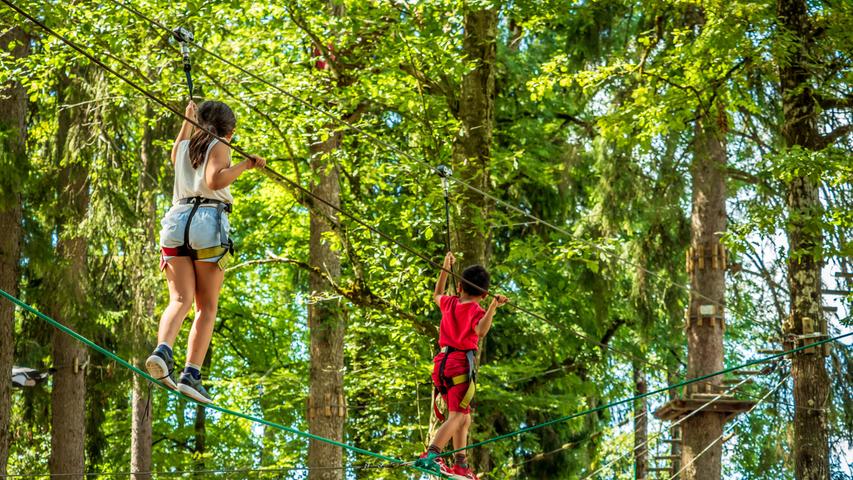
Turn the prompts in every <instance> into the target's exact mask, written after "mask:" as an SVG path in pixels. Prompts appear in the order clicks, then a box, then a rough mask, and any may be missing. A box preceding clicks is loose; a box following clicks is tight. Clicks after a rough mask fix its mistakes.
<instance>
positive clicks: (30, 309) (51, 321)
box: [0, 289, 449, 478]
mask: <svg viewBox="0 0 853 480" xmlns="http://www.w3.org/2000/svg"><path fill="white" fill-rule="evenodd" d="M0 295H2V296H3V297H5V298H6V299H7V300H9V301H10V302H12V303H14V304H15V305H17V306H19V307H21V308H23V309H24V310H26V311H28V312H30V313H32V314H33V315H35V316H37V317H39V318H41V319H42V320H44V321H45V322H47V323H49V324H51V325H53V326H54V327H56V328H58V329H59V330H61V331H62V332H63V333H66V334H68V335H70V336H71V337H73V338H74V339H76V340H78V341H79V342H82V343H84V344H86V346H88V347H90V348H92V349H94V350H96V351H98V352H99V353H101V354H103V355H104V356H106V357H108V358H111V359H112V360H114V361H115V362H117V363H118V364H119V365H121V366H123V367H125V368H127V369H128V370H130V371H132V372H133V373H135V374H137V375H139V376H141V377H143V378H145V379H146V380H148V381H150V382H154V383H156V384H158V385H160V386H162V387H163V389H164V390H166V391H167V392H169V393H171V394H172V395H175V396H176V397H180V398H183V399H185V400H189V401H190V402H193V403H197V404H199V405H201V406H202V407H205V408H210V409H212V410H216V411H218V412H222V413H224V414H226V415H233V416H236V417H240V418H243V419H245V420H249V421H250V422H255V423H259V424H262V425H266V426H268V427H272V428H276V429H278V430H282V431H285V432H290V433H292V434H294V435H298V436H300V437H305V438H310V439H312V440H317V441H320V442H323V443H328V444H330V445H335V446H336V447H341V448H344V449H347V450H351V451H353V452H356V453H360V454H362V455H367V456H370V457H373V458H378V459H380V460H383V461H386V462H388V463H393V464H395V465H396V466H404V467H410V468H414V469H417V470H419V471H421V472H423V473H428V474H430V475H434V476H440V477H442V478H449V477H447V476H446V475H444V474H438V473H436V472H433V471H431V470H427V469H423V468H420V467H417V466H414V465H412V464H411V462H404V461H402V460H400V459H397V458H394V457H388V456H385V455H382V454H379V453H374V452H371V451H369V450H365V449H363V448H358V447H355V446H352V445H348V444H346V443H343V442H339V441H337V440H332V439H330V438H325V437H321V436H319V435H314V434H313V433H308V432H303V431H301V430H297V429H295V428H291V427H287V426H285V425H281V424H279V423H275V422H271V421H269V420H265V419H263V418H259V417H255V416H253V415H247V414H245V413H241V412H237V411H234V410H229V409H227V408H225V407H220V406H218V405H213V404H204V403H200V402H197V401H196V400H194V399H192V398H190V397H188V396H186V395H184V394H182V393H180V392H178V391H175V390H172V389H170V388H166V387H165V386H163V384H162V383H161V382H160V381H159V380H157V379H156V378H154V377H152V376H151V375H148V373H147V372H144V371H142V370H141V369H139V368H138V367H136V366H134V365H131V364H130V363H129V362H128V361H127V360H125V359H123V358H121V357H119V356H118V355H116V354H115V353H113V352H111V351H109V350H107V349H106V348H104V347H101V346H100V345H98V344H96V343H95V342H93V341H91V340H89V339H88V338H86V337H84V336H83V335H80V334H79V333H77V332H75V331H74V330H71V329H70V328H68V327H66V326H65V325H63V324H61V323H59V322H58V321H56V320H54V319H52V318H50V317H48V316H47V315H45V314H44V313H42V312H40V311H38V310H36V309H35V308H33V307H32V306H30V305H28V304H26V303H24V302H23V301H21V300H19V299H17V298H15V297H13V296H12V295H10V294H9V293H7V292H6V291H4V290H2V289H0Z"/></svg>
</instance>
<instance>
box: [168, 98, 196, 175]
mask: <svg viewBox="0 0 853 480" xmlns="http://www.w3.org/2000/svg"><path fill="white" fill-rule="evenodd" d="M196 111H197V107H196V105H195V102H193V101H192V100H190V103H189V104H187V108H186V110H185V111H184V116H185V117H187V118H191V119H192V120H193V121H194V122H197V121H198V117H197V116H196ZM192 135H193V124H192V123H190V122H188V121H187V120H186V119H185V120H184V123H182V124H181V131H180V132H178V137H177V138H176V139H175V143H174V144H173V145H172V165H174V164H175V161H176V159H177V158H178V145H180V144H181V142H183V141H184V140H189V139H190V137H192Z"/></svg>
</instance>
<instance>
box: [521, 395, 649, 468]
mask: <svg viewBox="0 0 853 480" xmlns="http://www.w3.org/2000/svg"><path fill="white" fill-rule="evenodd" d="M648 413H649V412H648V410H646V411H645V412H643V413H638V414H636V415H634V417H633V418H631V419H630V420H629V419H627V418H626V419H625V420H624V421H622V422H620V423H618V424H617V425H616V426H617V427H621V426H622V425H625V424H626V423H628V421H632V422H636V421H637V420H639V419H641V418H643V417H645V416H648ZM599 434H601V431H600V430H599V431H597V432H593V433H592V434H590V438H592V436H594V435H599ZM622 436H623V435H619V436H618V437H617V438H619V437H622ZM577 443H579V442H578V441H574V442H568V443H564V444H563V445H561V446H560V447H558V448H555V449H553V450H549V451H546V452H537V453H536V454H535V455H533V456H531V457H530V458H528V459H526V460H523V461H521V462H518V463H510V464H509V466H508V467H507V468H509V469H511V470H515V471H516V475H517V474H518V468H519V467H521V466H522V465H526V464H528V463H533V462H537V461H539V460H542V459H543V458H545V457H546V456H548V455H553V454H555V453H560V452H562V451H565V450H568V449H569V448H571V447H573V446H574V445H576V444H577Z"/></svg>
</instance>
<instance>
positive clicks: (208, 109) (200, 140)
mask: <svg viewBox="0 0 853 480" xmlns="http://www.w3.org/2000/svg"><path fill="white" fill-rule="evenodd" d="M198 123H199V125H201V126H202V127H203V128H204V129H203V130H202V129H197V130H196V131H195V133H193V136H192V138H191V139H190V148H189V153H190V163H192V166H193V168H198V166H199V165H201V164H202V163H204V156H205V154H207V149H208V148H209V147H210V142H212V141H213V136H212V135H211V134H209V133H207V132H206V131H205V130H207V131H210V132H213V133H215V134H216V135H218V136H220V137H224V136H226V135H228V134H229V133H231V132H233V131H234V127H236V126H237V117H235V116H234V111H232V110H231V108H229V107H228V105H225V104H224V103H222V102H215V101H207V102H204V103H202V104H201V105H199V106H198Z"/></svg>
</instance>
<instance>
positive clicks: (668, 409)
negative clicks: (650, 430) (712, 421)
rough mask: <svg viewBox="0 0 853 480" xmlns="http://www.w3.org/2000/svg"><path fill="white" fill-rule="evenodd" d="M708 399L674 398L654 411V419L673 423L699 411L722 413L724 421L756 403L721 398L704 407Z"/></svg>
mask: <svg viewBox="0 0 853 480" xmlns="http://www.w3.org/2000/svg"><path fill="white" fill-rule="evenodd" d="M709 400H711V399H710V398H676V399H674V400H670V401H669V402H667V403H666V404H664V406H662V407H660V408H659V409H657V410H655V413H654V415H655V418H658V419H660V420H666V421H670V422H672V421H675V420H678V419H679V418H681V417H683V416H685V415H687V414H689V413H690V412H693V411H694V410H699V409H701V410H702V411H703V412H713V413H722V414H724V415H725V416H726V421H729V420H731V419H732V418H734V417H735V416H736V415H737V414H739V413H743V412H745V411H747V410H749V409H750V408H752V407H753V406H754V405H755V404H756V403H757V402H754V401H752V400H738V399H735V398H721V399H719V400H717V401H715V402H714V403H712V404H710V405H707V406H705V408H702V406H703V405H705V404H706V403H708V401H709Z"/></svg>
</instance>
